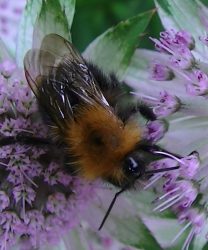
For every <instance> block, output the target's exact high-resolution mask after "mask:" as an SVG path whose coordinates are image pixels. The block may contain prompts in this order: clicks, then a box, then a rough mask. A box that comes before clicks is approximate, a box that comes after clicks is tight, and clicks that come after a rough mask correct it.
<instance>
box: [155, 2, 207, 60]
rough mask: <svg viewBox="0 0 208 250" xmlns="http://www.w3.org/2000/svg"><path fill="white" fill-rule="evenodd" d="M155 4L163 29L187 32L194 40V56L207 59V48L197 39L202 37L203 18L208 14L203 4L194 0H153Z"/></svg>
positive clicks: (203, 30)
mask: <svg viewBox="0 0 208 250" xmlns="http://www.w3.org/2000/svg"><path fill="white" fill-rule="evenodd" d="M155 5H156V7H157V10H158V14H159V16H160V19H161V22H162V24H163V26H164V27H165V29H176V30H186V31H187V32H189V33H190V34H191V35H192V36H193V38H194V40H195V41H196V43H195V46H196V47H195V50H194V53H196V55H195V56H196V57H198V59H203V60H204V61H207V58H206V57H205V56H204V55H206V54H207V53H208V48H207V47H206V46H204V45H203V43H202V42H200V41H199V37H204V35H205V33H204V32H205V30H206V27H205V25H204V24H203V18H206V17H205V15H206V16H208V12H207V10H206V9H205V6H204V5H202V4H201V3H200V2H199V1H196V0H183V1H181V0H155Z"/></svg>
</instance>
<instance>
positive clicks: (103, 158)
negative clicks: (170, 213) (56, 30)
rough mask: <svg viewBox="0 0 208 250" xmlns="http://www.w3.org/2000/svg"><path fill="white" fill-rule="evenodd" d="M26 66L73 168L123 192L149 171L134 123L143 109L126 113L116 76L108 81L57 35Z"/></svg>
mask: <svg viewBox="0 0 208 250" xmlns="http://www.w3.org/2000/svg"><path fill="white" fill-rule="evenodd" d="M24 65H25V75H26V78H27V81H28V83H29V85H30V87H31V89H32V90H33V92H34V94H35V95H36V97H37V99H38V103H39V105H40V107H41V110H43V112H44V115H46V116H47V117H48V119H47V123H48V125H50V128H51V132H52V133H51V134H52V135H53V136H52V137H53V139H54V138H55V139H56V140H58V141H59V142H61V144H62V145H64V151H63V152H64V154H67V156H68V157H67V159H70V160H69V162H66V165H67V166H68V167H69V168H70V169H72V170H73V171H74V172H75V173H77V174H78V175H81V176H83V177H85V178H87V179H91V180H92V179H96V178H102V179H105V180H107V181H109V182H111V183H113V184H115V185H117V186H121V187H123V186H125V185H126V183H133V182H134V181H135V180H136V178H138V176H139V175H141V174H142V173H143V172H144V168H145V165H146V164H147V162H146V159H145V154H144V152H143V151H144V150H143V149H142V136H141V129H140V127H139V124H137V123H136V122H135V121H134V120H132V119H129V118H130V116H131V114H132V112H135V111H138V109H135V107H133V108H132V107H131V108H129V107H127V108H123V106H122V105H121V103H122V101H121V100H122V98H123V97H124V96H125V93H124V91H123V89H122V84H121V83H119V81H118V80H117V79H116V77H115V76H114V75H113V74H111V75H109V76H106V75H105V74H103V73H102V71H101V70H100V69H99V68H98V67H96V66H95V65H93V64H91V63H87V62H86V61H85V60H84V59H83V58H82V57H81V55H80V54H79V53H78V52H77V51H76V50H75V48H74V47H73V45H72V44H71V43H69V42H68V41H66V40H65V39H64V38H62V37H60V36H58V35H55V34H50V35H47V36H46V37H45V38H44V39H43V41H42V45H41V47H40V49H33V50H30V51H29V52H28V53H27V54H26V56H25V60H24ZM141 113H142V112H141ZM151 118H152V117H151Z"/></svg>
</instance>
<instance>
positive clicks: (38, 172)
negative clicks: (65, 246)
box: [0, 60, 95, 250]
mask: <svg viewBox="0 0 208 250" xmlns="http://www.w3.org/2000/svg"><path fill="white" fill-rule="evenodd" d="M21 74H22V73H21V72H20V71H19V72H18V70H17V69H16V66H15V64H14V63H13V62H11V61H8V60H7V61H4V62H2V63H1V64H0V114H1V116H0V144H1V139H2V138H6V137H9V136H17V135H20V134H21V135H22V136H34V137H42V138H43V137H46V136H47V127H46V126H45V125H44V123H43V122H42V121H41V118H40V117H39V116H38V113H37V105H36V100H35V98H34V96H33V95H32V93H31V91H30V89H29V87H28V86H27V85H26V84H25V81H24V80H23V77H22V75H21ZM58 150H59V149H57V148H56V149H53V148H50V147H46V146H38V147H37V146H35V145H24V144H20V143H16V144H11V145H5V146H0V183H1V184H0V212H1V214H0V249H2V250H6V249H7V250H8V249H9V248H10V247H11V246H12V245H16V244H17V242H19V243H20V244H22V247H23V246H24V248H25V249H32V248H39V247H40V246H41V245H43V244H50V243H53V244H54V243H56V242H58V240H59V239H60V237H62V236H63V234H64V233H65V232H66V231H68V230H69V229H70V228H73V227H74V226H75V225H77V224H78V223H79V214H80V211H82V209H83V208H85V207H86V206H87V203H88V201H91V200H92V199H93V194H94V188H95V186H93V184H91V183H88V182H87V181H82V180H81V179H79V178H77V177H72V176H70V175H68V174H67V173H66V171H65V170H64V168H61V167H60V166H62V165H63V164H61V163H60V154H59V153H58V152H57V151H58ZM62 160H63V159H62Z"/></svg>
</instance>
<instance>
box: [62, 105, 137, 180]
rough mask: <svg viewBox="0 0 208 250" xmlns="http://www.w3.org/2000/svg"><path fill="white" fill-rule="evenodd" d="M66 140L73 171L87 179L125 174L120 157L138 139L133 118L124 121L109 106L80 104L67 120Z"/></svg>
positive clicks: (122, 157)
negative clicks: (73, 162)
mask: <svg viewBox="0 0 208 250" xmlns="http://www.w3.org/2000/svg"><path fill="white" fill-rule="evenodd" d="M66 138H67V139H66V140H67V141H66V143H67V145H68V146H69V153H70V154H71V155H72V156H73V157H75V158H76V166H75V168H77V169H75V171H77V172H79V174H80V175H82V176H84V177H85V178H87V179H95V178H99V177H100V178H111V179H116V181H117V182H119V181H120V180H121V179H122V178H124V174H123V171H122V166H121V165H122V160H123V159H124V157H125V156H126V155H127V154H129V153H130V152H131V151H133V150H134V148H135V146H136V144H137V143H138V142H139V141H140V140H141V132H140V129H139V127H138V125H137V123H136V122H133V121H132V122H129V123H125V124H124V123H123V122H122V121H121V120H120V119H118V117H117V116H116V115H115V114H114V112H113V111H112V110H111V109H110V108H109V107H103V106H101V105H98V104H97V105H89V106H82V107H79V108H78V110H76V115H75V119H74V120H73V121H71V122H69V124H68V129H67V135H66Z"/></svg>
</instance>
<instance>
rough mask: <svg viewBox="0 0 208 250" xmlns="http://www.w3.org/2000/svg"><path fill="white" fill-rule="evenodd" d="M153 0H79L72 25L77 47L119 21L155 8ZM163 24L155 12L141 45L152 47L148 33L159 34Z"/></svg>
mask: <svg viewBox="0 0 208 250" xmlns="http://www.w3.org/2000/svg"><path fill="white" fill-rule="evenodd" d="M154 8H155V6H154V1H153V0H146V1H145V0H128V1H127V0H112V1H108V0H87V1H86V0H77V1H76V13H75V17H74V22H73V26H72V38H73V43H74V44H75V45H76V47H77V48H78V49H79V50H80V51H83V50H84V48H86V46H87V45H88V44H89V43H90V42H91V41H92V40H93V39H94V38H95V37H97V36H98V35H100V34H102V33H103V32H104V31H105V30H106V29H108V28H110V27H111V26H113V25H116V24H117V23H118V22H120V21H122V20H125V19H127V18H129V17H132V16H134V15H137V14H138V13H141V12H144V11H148V10H151V9H154ZM161 29H162V25H161V23H160V20H159V17H158V16H157V15H156V14H155V15H154V17H153V19H152V21H151V23H150V25H149V27H148V30H147V35H146V36H145V37H144V39H143V41H142V42H141V44H140V46H142V47H148V48H151V47H152V43H151V41H149V39H148V34H149V35H150V34H151V36H158V33H159V32H160V31H161Z"/></svg>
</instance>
